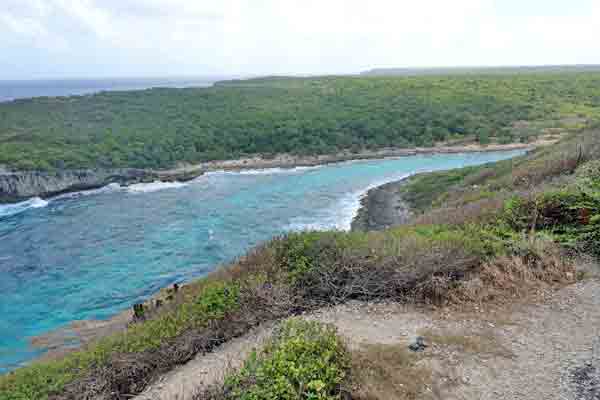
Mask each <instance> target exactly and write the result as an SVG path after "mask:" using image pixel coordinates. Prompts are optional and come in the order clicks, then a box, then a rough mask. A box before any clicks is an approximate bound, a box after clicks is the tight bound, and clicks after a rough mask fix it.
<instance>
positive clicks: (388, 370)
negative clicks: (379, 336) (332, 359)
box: [352, 344, 432, 400]
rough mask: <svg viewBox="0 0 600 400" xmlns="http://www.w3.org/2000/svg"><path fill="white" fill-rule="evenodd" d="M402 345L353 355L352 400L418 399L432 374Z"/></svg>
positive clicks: (374, 347)
mask: <svg viewBox="0 0 600 400" xmlns="http://www.w3.org/2000/svg"><path fill="white" fill-rule="evenodd" d="M422 358H423V357H422V356H420V355H418V354H415V353H411V352H409V351H408V350H407V348H406V346H405V345H383V344H378V345H366V346H364V347H363V348H362V349H361V350H358V351H356V352H354V353H353V354H352V371H353V374H354V375H353V377H352V378H353V388H352V399H354V400H389V399H405V400H412V399H419V398H422V397H421V396H422V394H423V393H424V391H425V390H426V388H427V387H428V386H430V385H431V381H432V372H431V370H430V369H429V368H428V367H427V366H425V365H423V364H424V363H423V362H421V360H422Z"/></svg>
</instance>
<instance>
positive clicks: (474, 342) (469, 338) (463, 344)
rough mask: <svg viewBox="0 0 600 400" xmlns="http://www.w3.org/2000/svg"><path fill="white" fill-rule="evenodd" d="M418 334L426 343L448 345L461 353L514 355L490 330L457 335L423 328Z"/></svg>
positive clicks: (507, 356)
mask: <svg viewBox="0 0 600 400" xmlns="http://www.w3.org/2000/svg"><path fill="white" fill-rule="evenodd" d="M419 335H421V336H423V337H424V338H425V340H426V343H429V344H433V345H436V346H441V347H448V348H451V349H455V350H458V351H460V352H461V353H470V354H477V355H482V356H497V357H505V358H512V357H513V356H514V354H513V352H512V351H511V350H510V349H508V348H506V347H505V346H503V345H502V344H501V343H500V341H499V340H498V338H497V337H496V335H494V333H492V332H491V331H487V332H485V331H484V332H478V333H476V334H469V335H465V334H460V335H459V334H456V333H454V332H445V331H434V330H432V329H423V330H421V331H419Z"/></svg>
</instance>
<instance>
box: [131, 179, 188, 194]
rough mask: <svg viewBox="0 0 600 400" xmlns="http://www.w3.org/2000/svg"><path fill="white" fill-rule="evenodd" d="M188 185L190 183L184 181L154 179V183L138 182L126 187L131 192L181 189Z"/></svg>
mask: <svg viewBox="0 0 600 400" xmlns="http://www.w3.org/2000/svg"><path fill="white" fill-rule="evenodd" d="M186 186H188V184H187V183H182V182H161V181H154V182H152V183H136V184H134V185H130V186H127V187H126V189H127V191H128V192H129V193H152V192H158V191H160V190H166V189H179V188H182V187H186Z"/></svg>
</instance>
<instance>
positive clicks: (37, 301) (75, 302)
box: [0, 152, 521, 372]
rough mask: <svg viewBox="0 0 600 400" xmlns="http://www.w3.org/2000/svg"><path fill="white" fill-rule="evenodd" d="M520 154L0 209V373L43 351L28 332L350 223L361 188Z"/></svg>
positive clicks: (225, 179) (240, 176) (136, 190)
mask: <svg viewBox="0 0 600 400" xmlns="http://www.w3.org/2000/svg"><path fill="white" fill-rule="evenodd" d="M520 153H521V152H509V153H487V154H454V155H431V156H426V155H423V156H415V157H405V158H399V159H388V160H374V161H360V162H348V163H341V164H334V165H328V166H323V167H316V168H298V169H294V170H277V169H275V170H264V171H249V172H246V173H212V174H208V175H205V176H202V177H200V178H198V179H196V180H195V181H193V182H191V183H189V184H186V185H183V184H179V185H176V184H147V185H137V186H133V187H130V188H119V187H109V188H105V189H103V190H99V191H95V192H92V193H86V194H81V195H71V196H64V197H62V198H57V199H53V200H50V201H48V202H45V201H43V200H40V199H36V200H32V201H30V202H27V203H23V204H21V205H16V206H15V205H11V206H7V205H4V206H0V293H2V296H0V372H1V371H7V370H10V369H14V368H15V367H17V366H19V365H22V363H24V362H26V361H28V360H30V359H32V358H33V357H35V356H36V355H37V354H39V350H34V349H32V348H30V347H29V345H28V338H31V337H32V336H35V335H39V334H41V333H44V332H48V331H50V330H53V329H56V328H58V327H61V326H64V325H66V324H68V323H69V322H71V321H74V320H81V319H104V318H108V317H110V316H112V315H114V314H115V313H118V312H120V311H122V310H124V309H126V308H128V307H130V306H131V305H132V304H134V303H135V302H138V301H140V300H143V299H145V298H147V297H148V296H150V295H151V294H152V293H154V292H156V291H157V290H158V289H159V288H161V287H164V286H167V285H170V284H172V283H175V282H183V281H186V280H189V279H192V278H194V277H199V276H202V275H204V274H206V273H207V272H209V271H211V270H212V269H214V268H215V267H216V266H217V265H218V264H221V263H225V262H227V261H229V260H231V259H232V258H234V257H236V256H239V255H241V254H243V253H244V252H245V251H247V250H248V249H249V248H250V247H252V246H254V245H256V244H258V243H260V242H262V241H265V240H268V239H269V238H271V237H272V236H274V235H277V234H281V233H283V232H286V231H290V230H302V229H348V228H349V226H350V222H351V220H352V218H353V216H354V215H355V213H356V211H357V209H358V207H359V199H360V197H361V195H363V194H364V193H365V192H366V190H367V189H369V188H371V187H374V186H376V185H378V184H382V183H385V182H389V181H393V180H397V179H399V178H401V177H403V176H406V175H407V174H410V173H414V172H417V171H425V170H438V169H449V168H457V167H462V166H466V165H474V164H481V163H485V162H490V161H496V160H499V159H504V158H507V157H511V156H515V155H517V154H520ZM159 189H160V190H159Z"/></svg>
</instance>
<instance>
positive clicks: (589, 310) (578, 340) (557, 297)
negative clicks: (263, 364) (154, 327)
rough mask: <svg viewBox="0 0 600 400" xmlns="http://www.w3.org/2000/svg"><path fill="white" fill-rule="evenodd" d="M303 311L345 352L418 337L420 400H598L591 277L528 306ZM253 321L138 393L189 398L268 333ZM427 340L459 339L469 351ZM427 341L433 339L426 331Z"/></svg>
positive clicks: (153, 398) (598, 307)
mask: <svg viewBox="0 0 600 400" xmlns="http://www.w3.org/2000/svg"><path fill="white" fill-rule="evenodd" d="M304 318H307V319H310V320H316V321H320V322H325V323H331V324H334V325H335V326H336V327H337V328H338V330H339V332H340V334H341V335H342V336H343V337H345V338H346V339H347V341H348V343H349V345H350V348H351V349H353V350H358V349H360V348H361V347H363V346H365V345H377V344H384V345H399V346H408V345H409V344H410V343H412V342H414V340H415V339H416V337H417V336H419V335H423V336H424V337H425V338H426V343H428V344H429V347H428V348H427V349H426V350H425V351H424V352H423V353H420V354H421V357H422V364H421V367H423V366H426V367H427V368H428V370H430V371H431V380H430V382H431V383H430V385H428V386H427V387H424V388H423V392H422V395H421V398H423V399H436V400H441V399H444V400H446V399H448V400H459V399H460V400H479V399H502V400H504V399H507V400H508V399H510V400H517V399H527V400H537V399H539V400H554V399H556V400H599V399H600V337H599V334H600V281H599V280H595V279H594V280H592V279H590V280H586V281H582V282H579V283H577V284H573V285H570V286H568V287H565V288H563V289H560V290H558V291H553V290H547V291H544V292H542V294H541V295H540V296H539V297H538V302H537V303H535V304H527V303H522V302H521V303H517V304H514V305H512V306H510V307H503V308H497V307H496V308H493V309H492V308H490V309H485V310H484V309H477V308H474V309H472V310H471V311H469V312H456V311H454V310H452V309H438V310H433V311H432V310H425V309H422V308H418V307H415V306H406V305H399V304H383V303H382V304H370V303H359V302H351V303H348V304H345V305H342V306H337V307H333V308H327V309H323V310H320V311H318V312H315V313H311V314H308V315H306V316H304ZM272 329H273V326H272V325H267V326H263V327H259V328H258V329H256V330H255V331H253V332H251V333H249V334H248V335H246V336H244V337H242V338H239V339H237V340H235V341H232V342H229V343H226V344H224V345H223V346H221V347H220V348H218V349H217V350H216V351H214V352H212V353H210V354H207V355H200V356H198V357H196V358H195V359H194V360H193V361H191V362H190V363H188V364H186V365H184V366H182V367H180V368H178V369H176V370H174V371H172V372H171V373H169V374H168V375H166V376H164V377H163V378H162V379H161V380H160V382H157V383H156V384H154V385H152V386H151V387H150V388H149V390H148V391H147V392H146V393H144V394H142V395H140V396H138V397H136V399H138V400H188V399H192V396H193V394H194V393H198V391H201V390H202V389H205V388H207V387H208V386H210V385H212V384H218V383H220V382H222V379H223V376H224V374H226V372H227V371H230V370H231V369H232V368H235V367H238V366H239V365H241V362H242V360H243V359H244V358H245V357H247V355H248V354H249V353H250V351H252V350H253V349H257V348H260V346H261V344H262V343H264V340H265V339H267V338H268V337H269V335H270V334H271V332H272ZM428 335H436V336H435V337H436V338H437V337H441V338H444V337H450V338H457V337H458V338H467V339H466V343H467V345H468V344H469V343H476V344H478V345H477V346H475V347H473V348H469V346H467V347H464V346H461V345H457V343H456V342H455V341H454V342H453V341H452V340H449V342H448V343H446V342H444V340H442V339H439V340H438V339H434V340H432V341H430V337H429V336H428ZM431 337H432V338H433V337H434V336H431Z"/></svg>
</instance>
